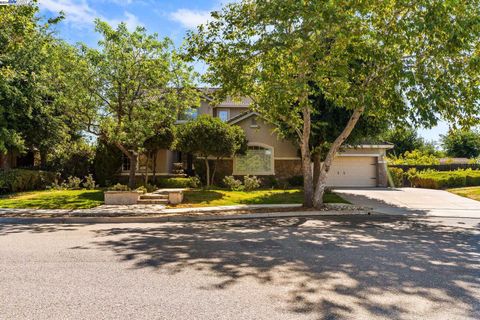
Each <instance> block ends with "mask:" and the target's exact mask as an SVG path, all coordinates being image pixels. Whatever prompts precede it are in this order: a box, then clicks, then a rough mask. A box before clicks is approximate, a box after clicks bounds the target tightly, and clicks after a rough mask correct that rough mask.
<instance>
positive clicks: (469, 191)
mask: <svg viewBox="0 0 480 320" xmlns="http://www.w3.org/2000/svg"><path fill="white" fill-rule="evenodd" d="M447 191H449V192H451V193H455V194H458V195H459V196H462V197H466V198H470V199H473V200H477V201H480V187H467V188H455V189H448V190H447Z"/></svg>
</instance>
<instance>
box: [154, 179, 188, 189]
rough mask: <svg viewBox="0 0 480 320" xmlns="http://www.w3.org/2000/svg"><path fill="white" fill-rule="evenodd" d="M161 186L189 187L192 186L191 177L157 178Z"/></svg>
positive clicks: (158, 184)
mask: <svg viewBox="0 0 480 320" xmlns="http://www.w3.org/2000/svg"><path fill="white" fill-rule="evenodd" d="M156 185H157V186H158V187H159V188H189V187H192V179H191V178H157V183H156Z"/></svg>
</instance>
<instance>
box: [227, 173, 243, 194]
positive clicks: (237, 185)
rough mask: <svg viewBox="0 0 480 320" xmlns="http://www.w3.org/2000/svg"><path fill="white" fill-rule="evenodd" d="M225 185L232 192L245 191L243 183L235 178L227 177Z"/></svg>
mask: <svg viewBox="0 0 480 320" xmlns="http://www.w3.org/2000/svg"><path fill="white" fill-rule="evenodd" d="M223 183H224V184H225V185H226V186H227V188H228V189H229V190H232V191H242V190H244V186H243V185H242V181H240V180H237V179H235V177H233V176H226V177H225V178H223Z"/></svg>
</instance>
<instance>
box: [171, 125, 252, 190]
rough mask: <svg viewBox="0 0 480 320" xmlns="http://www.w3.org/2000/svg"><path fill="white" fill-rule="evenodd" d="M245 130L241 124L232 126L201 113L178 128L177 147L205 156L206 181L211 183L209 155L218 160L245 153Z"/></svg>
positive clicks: (208, 183) (183, 150)
mask: <svg viewBox="0 0 480 320" xmlns="http://www.w3.org/2000/svg"><path fill="white" fill-rule="evenodd" d="M247 143H248V141H247V138H246V136H245V132H244V131H243V129H242V128H241V127H239V126H232V125H229V124H228V123H225V122H223V121H222V120H220V119H219V118H214V117H212V116H210V115H200V116H199V117H198V118H197V119H195V120H191V121H188V122H187V123H185V124H184V125H183V126H181V127H180V128H179V130H178V135H177V142H176V149H178V150H180V151H182V152H187V153H192V154H195V155H197V156H200V157H203V158H204V160H205V168H206V182H207V186H208V185H210V182H211V180H213V178H214V174H212V178H211V179H210V166H209V162H208V157H214V158H216V159H217V160H218V159H221V158H225V157H233V156H234V155H236V154H241V153H244V152H245V151H246V149H247Z"/></svg>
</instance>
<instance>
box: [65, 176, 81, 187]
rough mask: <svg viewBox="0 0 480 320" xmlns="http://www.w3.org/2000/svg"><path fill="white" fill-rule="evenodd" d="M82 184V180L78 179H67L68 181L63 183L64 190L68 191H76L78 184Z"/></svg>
mask: <svg viewBox="0 0 480 320" xmlns="http://www.w3.org/2000/svg"><path fill="white" fill-rule="evenodd" d="M81 183H82V179H80V178H78V177H72V176H70V177H68V179H67V180H66V181H65V182H64V186H65V189H68V190H78V189H80V184H81Z"/></svg>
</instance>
